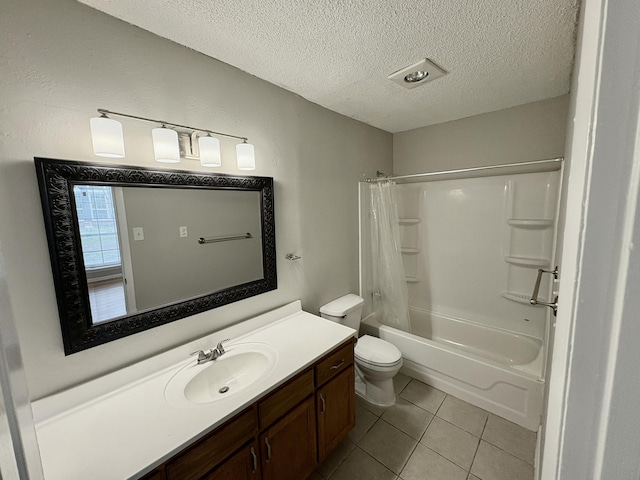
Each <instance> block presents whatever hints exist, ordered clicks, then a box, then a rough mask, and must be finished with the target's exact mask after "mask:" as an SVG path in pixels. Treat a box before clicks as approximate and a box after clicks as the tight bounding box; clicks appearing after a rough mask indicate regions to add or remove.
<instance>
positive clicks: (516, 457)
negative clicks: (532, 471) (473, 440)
mask: <svg viewBox="0 0 640 480" xmlns="http://www.w3.org/2000/svg"><path fill="white" fill-rule="evenodd" d="M480 441H481V442H485V443H487V444H489V445H491V446H492V447H494V448H497V449H498V450H500V451H502V452H504V453H506V454H507V455H510V456H512V457H513V458H515V459H517V460H520V461H521V462H523V463H526V464H527V465H530V466H532V467H533V463H529V462H527V461H526V460H523V459H522V458H520V457H518V456H517V455H514V454H513V453H511V452H509V451H507V450H505V449H504V448H500V447H499V446H497V445H494V444H493V443H491V442H488V441H486V440H485V439H484V438H481V439H480Z"/></svg>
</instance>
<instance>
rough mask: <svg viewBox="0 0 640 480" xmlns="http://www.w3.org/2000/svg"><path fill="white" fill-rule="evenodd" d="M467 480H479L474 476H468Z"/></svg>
mask: <svg viewBox="0 0 640 480" xmlns="http://www.w3.org/2000/svg"><path fill="white" fill-rule="evenodd" d="M467 480H480V479H479V478H478V477H476V476H475V475H471V474H469V478H468V479H467Z"/></svg>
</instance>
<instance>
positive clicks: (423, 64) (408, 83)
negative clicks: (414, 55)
mask: <svg viewBox="0 0 640 480" xmlns="http://www.w3.org/2000/svg"><path fill="white" fill-rule="evenodd" d="M446 74H447V72H445V71H444V70H443V69H441V68H440V67H439V66H437V65H436V64H435V63H433V62H431V61H429V59H428V58H425V59H424V60H421V61H419V62H418V63H414V64H413V65H409V66H408V67H405V68H403V69H402V70H398V71H397V72H395V73H392V74H391V75H389V76H388V77H387V78H388V79H389V80H392V81H394V82H396V83H397V84H399V85H402V86H403V87H404V88H416V87H418V86H420V85H423V84H425V83H427V82H430V81H431V80H435V79H436V78H440V77H442V76H443V75H446Z"/></svg>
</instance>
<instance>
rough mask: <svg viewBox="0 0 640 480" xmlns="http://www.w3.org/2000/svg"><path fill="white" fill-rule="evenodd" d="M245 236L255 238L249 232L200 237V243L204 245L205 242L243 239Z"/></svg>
mask: <svg viewBox="0 0 640 480" xmlns="http://www.w3.org/2000/svg"><path fill="white" fill-rule="evenodd" d="M245 238H253V235H251V234H250V233H249V232H247V233H243V234H240V235H228V236H226V237H211V238H204V237H200V238H199V239H198V243H199V244H200V245H204V244H205V243H217V242H228V241H229V240H243V239H245Z"/></svg>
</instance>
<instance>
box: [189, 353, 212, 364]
mask: <svg viewBox="0 0 640 480" xmlns="http://www.w3.org/2000/svg"><path fill="white" fill-rule="evenodd" d="M189 355H198V363H203V362H206V361H207V360H208V359H209V357H208V356H207V354H206V353H204V352H203V351H202V350H198V351H197V352H192V353H190V354H189Z"/></svg>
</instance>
